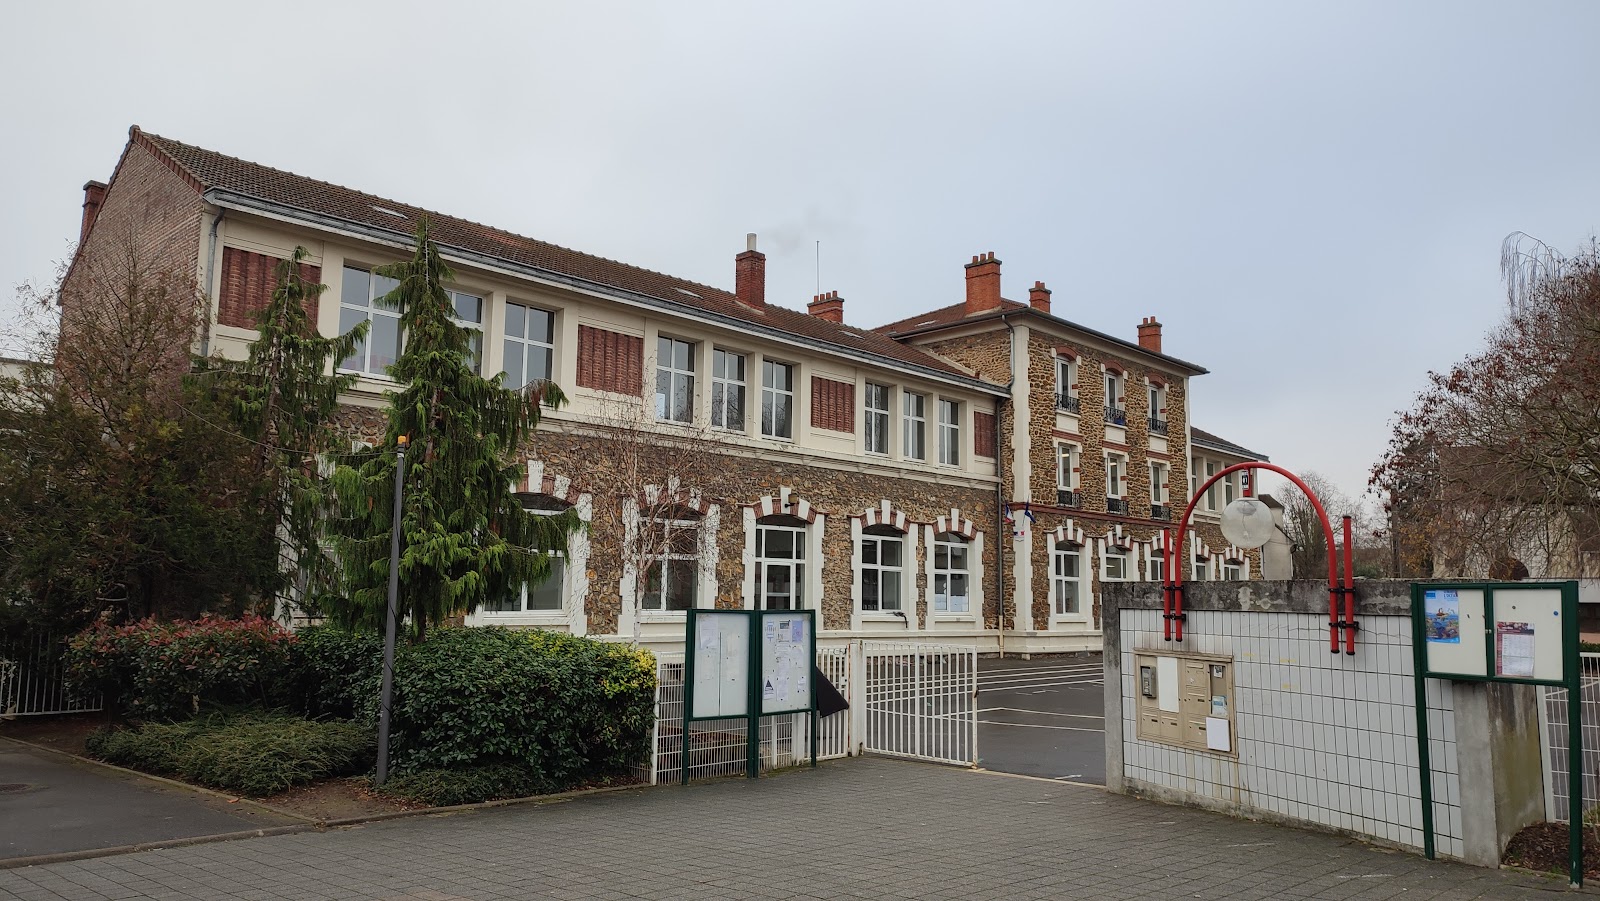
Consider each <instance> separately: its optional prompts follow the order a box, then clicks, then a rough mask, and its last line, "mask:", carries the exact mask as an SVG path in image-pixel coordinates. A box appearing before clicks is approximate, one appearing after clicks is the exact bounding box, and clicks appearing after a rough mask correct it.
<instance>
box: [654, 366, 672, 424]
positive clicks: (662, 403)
mask: <svg viewBox="0 0 1600 901" xmlns="http://www.w3.org/2000/svg"><path fill="white" fill-rule="evenodd" d="M671 394H672V373H670V372H667V371H666V370H664V369H658V370H656V418H657V419H666V418H667V398H668V397H669V396H671Z"/></svg>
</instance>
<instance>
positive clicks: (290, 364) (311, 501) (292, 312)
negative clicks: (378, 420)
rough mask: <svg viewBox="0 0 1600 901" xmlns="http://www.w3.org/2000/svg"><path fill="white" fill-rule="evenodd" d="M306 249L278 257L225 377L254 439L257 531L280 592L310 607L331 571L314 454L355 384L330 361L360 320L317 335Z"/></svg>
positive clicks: (238, 416)
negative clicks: (263, 517) (268, 549)
mask: <svg viewBox="0 0 1600 901" xmlns="http://www.w3.org/2000/svg"><path fill="white" fill-rule="evenodd" d="M305 258H306V249H305V248H304V247H296V248H295V249H294V254H293V255H292V257H291V258H290V259H287V260H282V261H280V262H279V263H278V267H277V272H276V275H277V287H276V288H275V289H274V290H273V292H272V300H271V302H270V303H268V305H267V306H266V308H265V309H262V310H261V311H260V312H258V313H257V314H256V329H257V332H258V335H257V337H256V340H255V341H253V342H251V344H250V351H249V356H248V358H247V359H245V360H244V361H243V362H241V363H238V364H235V365H233V366H231V367H229V370H228V371H229V372H230V373H231V374H232V377H233V378H232V381H233V383H234V397H233V410H232V416H233V420H234V423H235V424H236V425H237V426H238V427H239V431H240V432H241V433H242V434H243V435H244V437H245V438H247V439H249V440H250V441H253V442H255V448H256V460H255V463H256V468H257V474H258V476H259V478H260V481H259V482H258V484H259V485H261V486H262V487H263V491H264V492H265V497H263V498H261V501H260V502H261V504H262V505H263V508H264V509H265V510H266V511H267V513H268V518H269V521H270V523H271V529H272V534H270V535H267V536H265V538H264V540H266V541H268V542H270V543H273V544H276V545H277V546H278V549H279V556H278V566H279V573H280V576H281V579H282V585H283V587H284V588H287V589H288V590H287V591H286V592H284V594H285V595H286V599H288V600H291V601H294V602H298V603H300V604H302V605H303V606H307V607H311V608H313V609H312V612H314V604H313V603H311V600H312V598H314V597H315V595H316V593H317V592H319V591H322V590H323V589H325V588H327V587H328V586H329V585H330V582H331V580H332V578H333V576H334V575H335V574H334V572H333V567H332V565H331V561H330V560H329V558H328V556H327V555H326V554H325V553H323V547H322V536H323V523H324V519H325V517H326V514H327V510H328V504H327V500H328V497H327V491H326V490H325V489H326V483H325V480H324V479H323V478H322V473H321V472H320V468H319V462H318V461H319V459H320V458H321V457H322V456H323V455H326V454H330V453H331V452H333V450H334V448H335V444H336V441H337V435H336V433H335V431H334V428H333V425H334V418H335V416H336V415H337V414H338V411H339V394H340V392H343V391H346V390H348V389H349V388H350V387H351V386H353V385H354V384H355V380H356V377H355V376H354V375H339V374H336V373H335V372H334V364H335V363H337V362H338V361H340V360H343V359H345V358H346V357H348V356H350V355H351V353H352V352H354V350H355V348H356V345H357V343H358V342H359V341H361V339H362V338H364V337H365V336H366V332H367V327H368V323H365V322H363V323H361V324H360V325H358V326H356V327H355V328H354V329H351V330H350V331H349V332H348V333H346V334H344V335H341V336H338V337H334V338H325V337H323V336H322V335H321V334H319V333H318V331H317V324H316V322H314V321H313V320H312V318H311V316H310V314H309V312H308V307H309V305H311V304H313V303H315V302H316V300H317V298H318V297H319V296H321V294H322V292H323V291H324V290H326V289H327V286H326V285H320V284H316V283H314V282H311V281H308V280H306V278H305V277H304V275H303V274H302V272H303V270H302V265H303V262H304V260H305Z"/></svg>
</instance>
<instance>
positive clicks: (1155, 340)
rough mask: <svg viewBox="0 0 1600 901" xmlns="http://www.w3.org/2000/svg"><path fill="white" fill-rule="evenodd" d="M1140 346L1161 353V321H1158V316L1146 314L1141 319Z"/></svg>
mask: <svg viewBox="0 0 1600 901" xmlns="http://www.w3.org/2000/svg"><path fill="white" fill-rule="evenodd" d="M1139 346H1140V347H1142V348H1144V349H1145V350H1148V351H1154V352H1155V353H1161V323H1159V322H1157V321H1156V317H1154V316H1146V317H1145V318H1143V319H1141V320H1139Z"/></svg>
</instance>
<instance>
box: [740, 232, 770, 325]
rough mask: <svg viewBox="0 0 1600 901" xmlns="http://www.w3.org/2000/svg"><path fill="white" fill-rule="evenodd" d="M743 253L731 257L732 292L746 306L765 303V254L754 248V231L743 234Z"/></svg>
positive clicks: (758, 307) (758, 306)
mask: <svg viewBox="0 0 1600 901" xmlns="http://www.w3.org/2000/svg"><path fill="white" fill-rule="evenodd" d="M744 244H745V249H744V253H741V254H739V255H738V256H736V257H734V258H733V293H734V294H735V295H737V296H738V298H739V300H740V302H742V303H743V304H744V305H745V306H747V307H755V308H756V309H758V310H759V309H762V308H763V307H765V306H766V305H767V255H766V254H764V253H762V252H761V251H759V250H756V233H755V232H751V233H750V234H748V235H745V236H744Z"/></svg>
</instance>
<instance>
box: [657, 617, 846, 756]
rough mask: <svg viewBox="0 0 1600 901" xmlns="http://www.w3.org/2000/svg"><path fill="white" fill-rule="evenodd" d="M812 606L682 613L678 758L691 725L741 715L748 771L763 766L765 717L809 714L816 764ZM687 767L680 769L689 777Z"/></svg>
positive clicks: (686, 745)
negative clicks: (681, 697)
mask: <svg viewBox="0 0 1600 901" xmlns="http://www.w3.org/2000/svg"><path fill="white" fill-rule="evenodd" d="M816 626H817V614H816V611H815V610H689V611H687V612H686V616H685V629H684V671H683V689H684V690H683V758H682V759H683V760H684V762H685V764H687V762H688V760H689V743H690V728H689V726H690V724H691V723H693V722H696V721H700V720H721V719H744V720H746V722H747V724H748V728H747V731H746V745H747V747H746V766H745V770H746V772H745V774H746V775H747V776H749V777H750V778H752V779H754V778H756V777H757V775H759V773H760V768H761V761H760V752H761V742H760V737H759V736H760V734H761V730H760V721H761V717H763V716H776V715H778V714H786V713H810V714H811V715H812V724H811V765H812V766H816V762H817V723H816V714H817V686H816V683H815V680H814V678H813V673H814V671H815V667H816V661H817V628H816ZM688 779H689V768H688V766H687V765H685V766H684V767H683V781H684V782H688Z"/></svg>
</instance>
